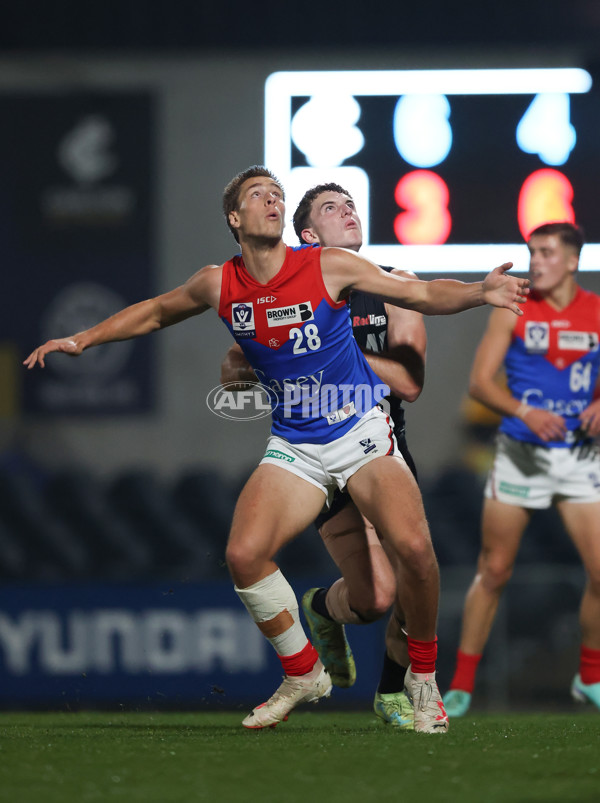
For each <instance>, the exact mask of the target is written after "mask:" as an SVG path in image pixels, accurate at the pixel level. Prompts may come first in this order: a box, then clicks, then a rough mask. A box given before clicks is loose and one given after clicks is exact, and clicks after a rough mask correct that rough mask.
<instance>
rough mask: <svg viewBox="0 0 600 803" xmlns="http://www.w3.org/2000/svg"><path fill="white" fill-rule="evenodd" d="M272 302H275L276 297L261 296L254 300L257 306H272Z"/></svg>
mask: <svg viewBox="0 0 600 803" xmlns="http://www.w3.org/2000/svg"><path fill="white" fill-rule="evenodd" d="M274 301H277V296H261V297H260V298H257V299H256V303H257V304H272V303H273V302H274Z"/></svg>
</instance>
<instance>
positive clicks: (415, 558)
mask: <svg viewBox="0 0 600 803" xmlns="http://www.w3.org/2000/svg"><path fill="white" fill-rule="evenodd" d="M401 557H402V561H403V563H404V566H405V567H406V568H407V569H408V570H409V571H410V572H411V573H412V574H413V575H416V576H417V577H418V578H420V579H423V580H424V579H425V578H427V577H429V576H430V575H431V572H432V571H437V560H436V557H435V553H434V551H433V547H432V545H431V541H430V540H429V539H428V538H414V539H412V540H411V541H408V542H406V543H405V544H403V547H402V549H401Z"/></svg>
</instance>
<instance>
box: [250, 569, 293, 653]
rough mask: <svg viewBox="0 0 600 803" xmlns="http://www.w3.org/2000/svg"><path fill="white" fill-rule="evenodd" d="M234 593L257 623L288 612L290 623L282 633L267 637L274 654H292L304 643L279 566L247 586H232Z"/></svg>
mask: <svg viewBox="0 0 600 803" xmlns="http://www.w3.org/2000/svg"><path fill="white" fill-rule="evenodd" d="M235 592H236V594H237V595H238V597H239V598H240V599H241V601H242V602H243V604H244V606H245V608H246V610H247V611H248V613H249V614H250V616H251V617H252V619H254V621H255V622H256V623H257V624H260V623H261V622H268V621H270V620H271V619H274V618H275V617H276V616H277V615H278V614H280V613H283V611H289V613H290V614H291V616H292V619H293V620H294V623H293V625H292V626H291V627H289V628H288V629H287V630H286V631H285V632H284V633H281V634H280V635H278V636H273V637H271V638H269V641H270V642H271V644H272V645H273V647H274V648H275V650H276V651H277V653H278V655H295V654H296V653H297V652H300V650H301V649H303V647H305V646H306V643H307V638H306V634H305V633H304V630H303V628H302V625H301V624H300V616H299V613H298V601H297V599H296V595H295V594H294V590H293V588H292V587H291V585H290V584H289V583H288V581H287V580H286V579H285V577H284V576H283V574H282V573H281V572H280V571H279V569H277V571H275V572H273V574H270V575H269V576H268V577H264V578H263V579H262V580H259V581H258V583H254V585H251V586H248V588H238V587H237V586H235Z"/></svg>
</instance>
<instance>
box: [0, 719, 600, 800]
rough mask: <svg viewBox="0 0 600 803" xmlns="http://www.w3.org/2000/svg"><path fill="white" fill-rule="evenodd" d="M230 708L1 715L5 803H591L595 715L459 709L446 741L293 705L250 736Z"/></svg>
mask: <svg viewBox="0 0 600 803" xmlns="http://www.w3.org/2000/svg"><path fill="white" fill-rule="evenodd" d="M240 719H241V715H240V713H230V712H219V713H156V714H152V713H113V714H111V713H98V712H80V713H44V714H42V713H35V714H33V713H23V714H17V713H9V714H7V713H4V714H0V801H2V803H4V801H11V803H30V802H31V803H33V802H34V801H35V803H55V802H56V803H71V801H78V803H88V801H89V802H90V803H91V802H92V801H113V800H115V801H118V800H123V801H127V802H128V803H136V801H140V803H142V801H143V803H155V801H156V803H158V802H159V801H161V803H163V802H164V803H171V802H172V803H176V802H177V803H178V802H179V801H182V803H183V801H185V803H193V802H194V801H214V802H215V803H221V801H222V802H223V803H238V801H239V803H241V802H242V801H260V802H261V803H265V802H266V803H271V802H272V803H321V802H323V803H338V801H340V803H342V802H343V803H353V802H354V801H357V802H358V801H361V803H362V802H363V801H364V802H367V801H388V800H389V801H392V800H398V801H406V803H413V802H414V801H424V802H425V801H426V803H437V801H457V803H471V802H472V803H508V801H515V803H525V801H527V803H532V802H533V801H540V803H554V801H556V803H559V801H560V803H566V802H567V801H572V802H573V803H575V802H576V803H592V801H593V802H594V803H597V802H598V801H599V800H600V714H599V713H598V712H596V713H583V712H581V713H580V712H574V713H573V714H539V715H531V714H514V715H502V716H494V715H475V714H473V715H470V716H468V717H466V718H464V719H460V720H452V721H451V728H450V732H449V733H448V734H445V735H439V734H436V735H431V736H429V735H424V734H415V733H397V732H395V731H392V730H391V729H390V728H386V727H385V726H383V724H381V723H380V722H379V721H377V720H376V718H375V717H374V716H372V715H370V714H368V713H347V712H333V713H332V712H322V711H314V712H313V711H310V712H306V713H305V712H302V711H300V712H296V713H294V714H293V715H292V716H291V717H290V719H289V721H288V722H286V723H283V724H281V725H280V726H278V727H277V728H276V729H269V730H266V731H260V732H253V731H246V730H244V729H243V728H242V727H241V726H240Z"/></svg>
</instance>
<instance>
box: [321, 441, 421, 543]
mask: <svg viewBox="0 0 600 803" xmlns="http://www.w3.org/2000/svg"><path fill="white" fill-rule="evenodd" d="M394 435H395V436H396V443H397V444H398V449H399V450H400V454H401V455H402V457H403V458H404V460H405V462H406V465H407V466H408V467H409V469H410V470H411V472H412V475H413V477H414V478H415V480H417V482H418V481H419V478H418V477H417V467H416V465H415V461H414V460H413V457H412V455H411V453H410V452H409V451H408V444H407V443H406V434H405V430H404V427H403V428H402V429H401V430H397V429H395V430H394ZM350 501H351V500H350V495H349V493H348V491H338V490H336V491H335V493H334V494H333V499H332V501H331V505H330V507H329V508H327V509H325V510H323V511H322V512H321V513H319V515H318V516H317V518H316V519H315V527H316V528H317V529H318V530H320V529H321V527H322V526H323V525H324V524H325V522H326V521H329V519H332V518H333V517H334V516H335V515H337V514H338V513H339V512H340V510H343V509H344V508H345V507H346V505H347V504H348V502H350Z"/></svg>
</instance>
